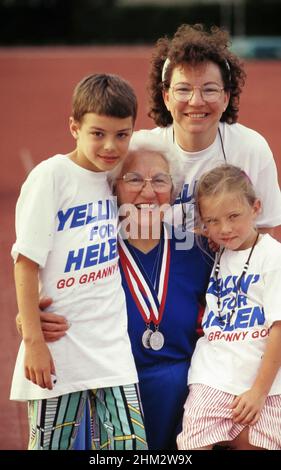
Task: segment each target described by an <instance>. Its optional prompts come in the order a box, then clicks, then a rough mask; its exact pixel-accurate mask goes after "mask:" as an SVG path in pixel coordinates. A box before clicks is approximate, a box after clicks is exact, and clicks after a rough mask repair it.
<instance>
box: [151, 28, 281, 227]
mask: <svg viewBox="0 0 281 470" xmlns="http://www.w3.org/2000/svg"><path fill="white" fill-rule="evenodd" d="M228 46H229V36H228V33H227V32H226V31H223V30H222V29H219V28H217V27H213V28H212V29H211V30H210V31H209V32H208V31H206V30H205V29H204V27H203V25H201V24H196V25H193V26H191V25H181V26H180V27H179V28H178V30H177V31H176V33H175V35H174V37H173V38H172V39H171V40H169V39H168V38H167V37H163V38H160V39H159V40H158V41H157V43H156V46H155V50H154V52H153V55H152V63H151V71H150V75H149V88H148V90H149V95H150V110H149V116H150V117H151V118H152V119H153V120H154V122H155V123H156V125H157V126H159V127H157V128H156V129H153V130H152V132H153V133H156V134H158V135H160V136H161V137H162V138H163V140H164V142H167V143H170V144H173V145H174V147H175V148H176V150H177V154H178V158H179V160H180V161H181V163H182V164H183V171H184V175H185V183H184V186H183V189H182V192H181V198H179V199H178V200H177V201H176V202H178V203H180V202H181V203H182V210H180V211H179V210H178V209H180V206H179V205H178V206H176V208H175V217H176V223H179V220H177V218H178V216H179V215H180V222H181V220H182V211H183V215H184V214H185V206H186V204H188V203H189V204H192V203H193V202H194V190H195V186H196V182H197V180H198V179H199V177H200V176H201V175H202V173H204V172H206V171H208V170H210V169H212V168H214V167H216V166H218V165H220V164H223V163H230V164H233V165H236V166H239V167H241V168H242V169H243V170H244V171H245V172H246V173H247V174H248V175H249V177H250V178H251V180H252V182H253V184H254V187H255V190H256V192H257V194H258V196H259V197H260V199H261V200H262V203H263V212H262V214H260V216H259V218H258V220H257V225H258V227H259V230H260V231H267V232H270V231H271V233H272V232H273V229H272V227H275V226H277V225H279V224H281V196H280V190H279V186H278V180H277V171H276V166H275V162H274V159H273V156H272V153H271V150H270V148H269V146H268V144H267V142H266V141H265V139H264V138H263V137H262V136H261V135H260V134H258V133H257V132H255V131H254V130H252V129H249V128H247V127H245V126H243V125H242V124H238V123H237V119H238V111H239V98H240V93H241V91H242V87H243V85H244V82H245V72H244V70H243V67H242V64H241V63H240V61H239V59H238V57H236V56H235V55H234V54H233V53H232V52H231V51H230V50H229V47H228ZM261 112H262V110H261Z"/></svg>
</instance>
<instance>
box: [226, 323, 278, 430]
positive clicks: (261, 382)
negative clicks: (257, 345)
mask: <svg viewBox="0 0 281 470" xmlns="http://www.w3.org/2000/svg"><path fill="white" fill-rule="evenodd" d="M280 367H281V321H276V322H274V323H273V325H272V326H271V328H270V331H269V336H268V340H267V345H266V349H265V352H264V355H263V358H262V361H261V365H260V368H259V370H258V374H257V377H256V380H255V381H254V383H253V386H252V387H251V389H250V390H247V392H245V393H242V394H241V395H239V396H238V397H236V398H235V400H234V401H233V403H232V405H231V408H232V409H233V420H234V421H235V422H236V423H241V424H251V425H253V424H255V423H256V422H257V421H258V419H259V417H260V412H261V409H262V407H263V405H264V402H265V400H266V397H267V395H268V393H269V391H270V389H271V386H272V384H273V381H274V379H275V377H276V374H277V372H278V370H279V368H280Z"/></svg>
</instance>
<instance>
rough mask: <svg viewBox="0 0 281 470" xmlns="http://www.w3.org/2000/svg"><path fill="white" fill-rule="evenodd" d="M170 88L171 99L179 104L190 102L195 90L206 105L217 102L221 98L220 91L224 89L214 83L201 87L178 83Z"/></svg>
mask: <svg viewBox="0 0 281 470" xmlns="http://www.w3.org/2000/svg"><path fill="white" fill-rule="evenodd" d="M170 88H171V90H172V93H173V97H174V98H175V100H176V101H179V102H180V103H186V102H187V101H190V100H191V98H192V97H193V95H194V90H195V88H198V90H200V93H201V98H202V100H204V101H206V102H207V103H215V102H216V101H218V100H219V99H220V97H221V93H222V91H223V90H224V87H220V86H219V85H216V84H215V83H210V84H208V85H203V86H191V85H187V84H184V83H180V84H178V85H175V86H174V87H170Z"/></svg>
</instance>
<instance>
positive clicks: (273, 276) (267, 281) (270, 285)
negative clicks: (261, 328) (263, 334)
mask: <svg viewBox="0 0 281 470" xmlns="http://www.w3.org/2000/svg"><path fill="white" fill-rule="evenodd" d="M273 256H274V255H273ZM263 297H264V305H263V307H264V312H265V317H266V319H267V321H268V326H269V327H270V326H271V325H272V323H274V322H275V321H278V320H281V266H280V267H279V268H277V269H274V270H272V271H268V272H266V273H265V274H264V296H263Z"/></svg>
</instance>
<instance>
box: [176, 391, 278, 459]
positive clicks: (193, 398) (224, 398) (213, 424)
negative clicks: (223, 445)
mask: <svg viewBox="0 0 281 470" xmlns="http://www.w3.org/2000/svg"><path fill="white" fill-rule="evenodd" d="M189 389H190V392H189V395H188V398H187V401H186V403H185V412H184V416H183V430H182V432H181V433H180V434H179V435H178V438H177V444H178V448H179V449H181V450H182V449H200V448H202V447H205V446H209V445H213V444H217V443H220V442H223V441H232V440H233V439H235V438H236V437H237V436H238V434H240V433H241V431H242V430H243V429H244V428H245V427H246V425H244V424H238V423H234V422H233V420H232V416H231V415H232V410H231V409H230V408H228V406H229V405H230V404H231V403H232V402H233V400H234V398H235V395H232V394H230V393H225V392H222V391H220V390H215V389H213V388H211V387H208V386H207V385H202V384H193V385H190V388H189ZM249 443H250V444H251V445H253V446H256V447H261V448H263V449H268V450H281V395H271V396H268V397H267V399H266V401H265V404H264V407H263V409H262V411H261V415H260V418H259V420H258V422H257V423H256V424H254V425H253V426H249Z"/></svg>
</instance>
